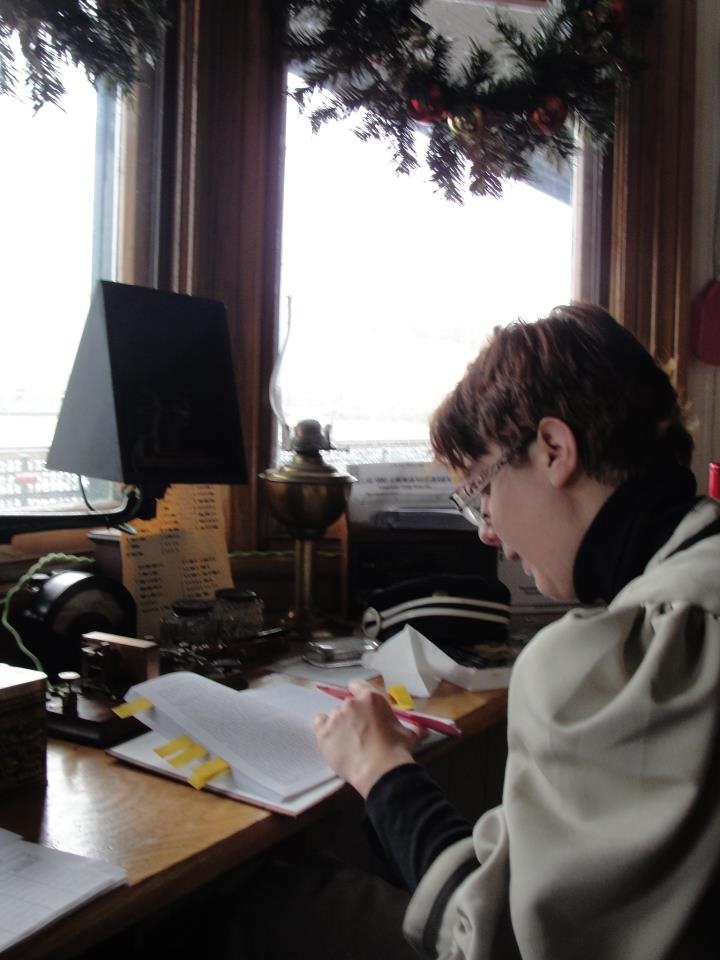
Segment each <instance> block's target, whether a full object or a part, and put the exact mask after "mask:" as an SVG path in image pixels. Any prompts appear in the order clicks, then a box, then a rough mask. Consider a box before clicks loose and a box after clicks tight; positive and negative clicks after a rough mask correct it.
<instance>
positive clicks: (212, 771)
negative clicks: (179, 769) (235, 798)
mask: <svg viewBox="0 0 720 960" xmlns="http://www.w3.org/2000/svg"><path fill="white" fill-rule="evenodd" d="M229 771H230V764H229V763H228V762H227V761H226V760H223V758H222V757H213V758H212V760H207V761H206V762H205V763H201V764H200V766H199V767H195V769H194V770H193V772H192V773H191V774H190V776H189V777H188V783H189V784H190V785H191V786H193V787H195V789H196V790H199V789H200V788H201V787H204V786H205V784H206V783H208V782H209V781H210V780H212V778H213V777H217V776H218V775H219V774H221V773H229Z"/></svg>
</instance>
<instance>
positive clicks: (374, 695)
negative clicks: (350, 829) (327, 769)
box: [315, 680, 424, 797]
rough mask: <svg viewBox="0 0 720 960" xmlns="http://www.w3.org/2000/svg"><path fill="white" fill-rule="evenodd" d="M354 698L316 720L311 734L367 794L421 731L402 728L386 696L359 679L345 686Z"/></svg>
mask: <svg viewBox="0 0 720 960" xmlns="http://www.w3.org/2000/svg"><path fill="white" fill-rule="evenodd" d="M348 689H349V690H350V693H351V694H352V697H348V699H347V700H343V702H342V704H341V705H340V706H339V707H338V708H337V709H336V710H333V711H332V712H331V713H329V714H324V713H323V714H320V715H319V716H317V717H316V718H315V736H316V738H317V742H318V746H319V747H320V749H321V751H322V753H323V755H324V757H325V759H326V760H327V762H328V763H329V764H330V766H331V767H332V768H333V770H334V771H335V772H336V773H337V775H338V776H339V777H342V779H343V780H346V781H347V782H348V783H349V784H350V785H351V786H353V787H354V788H355V789H356V790H357V791H358V793H359V794H360V795H361V796H363V797H366V796H367V795H368V793H369V792H370V789H371V787H372V786H373V785H374V784H375V783H376V782H377V781H378V780H379V779H380V777H381V776H382V775H383V774H384V773H387V772H388V770H392V769H393V768H394V767H399V766H401V765H402V764H404V763H412V762H413V756H412V750H413V747H414V746H415V744H416V743H417V741H418V739H420V738H421V737H422V736H423V735H424V731H422V730H420V728H418V729H417V730H415V729H408V728H407V727H404V726H403V725H402V724H401V723H400V721H399V720H398V719H397V717H396V716H395V714H394V713H393V711H392V707H391V706H390V703H389V702H388V700H387V698H386V697H385V695H384V694H383V693H382V692H381V691H379V690H377V689H376V688H375V687H372V686H370V684H368V683H364V682H363V681H361V680H352V681H351V682H350V684H349V685H348Z"/></svg>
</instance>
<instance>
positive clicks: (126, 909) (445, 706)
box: [0, 684, 506, 960]
mask: <svg viewBox="0 0 720 960" xmlns="http://www.w3.org/2000/svg"><path fill="white" fill-rule="evenodd" d="M505 705H506V692H505V691H495V692H491V693H475V694H472V693H467V692H465V691H461V690H459V689H458V688H457V687H453V686H450V685H449V684H443V685H442V686H441V687H440V689H439V690H438V692H437V694H436V695H435V696H434V697H433V698H432V699H431V700H428V701H424V702H422V704H418V706H419V708H420V709H422V710H424V711H427V712H431V713H436V714H438V715H440V716H446V717H450V718H452V719H454V720H456V722H457V723H458V725H459V726H460V727H461V728H462V729H463V731H464V732H465V733H466V734H476V733H479V732H481V731H483V730H486V729H488V728H489V727H491V726H493V725H494V724H496V723H497V722H498V721H499V720H501V719H502V718H503V716H504V713H505ZM450 739H453V738H449V739H448V741H447V742H446V743H443V744H441V745H439V749H440V750H442V749H445V750H447V749H452V747H453V746H454V744H453V743H451V742H450ZM433 749H434V750H437V749H438V748H433ZM47 779H48V783H47V787H46V788H45V789H37V788H33V789H31V790H25V791H20V792H18V793H17V794H15V795H12V796H11V797H9V798H7V799H4V800H3V801H2V802H1V803H0V826H2V827H4V828H6V829H8V830H13V831H15V832H16V833H19V834H21V835H22V836H23V837H25V839H27V840H34V841H37V842H39V843H42V844H44V845H46V846H48V847H55V848H57V849H60V850H66V851H68V852H70V853H78V854H82V855H84V856H89V857H99V858H102V859H105V860H109V861H112V862H114V863H117V864H120V865H121V866H123V867H124V868H125V869H126V870H127V872H128V878H129V882H128V885H127V886H126V887H122V888H120V889H118V890H114V891H112V892H110V893H108V894H105V895H104V896H102V897H100V898H98V899H97V900H95V901H94V902H92V903H90V904H88V905H87V906H85V907H82V908H81V909H80V910H77V911H76V912H75V913H72V914H70V915H69V916H67V917H65V918H64V919H62V920H60V921H58V922H57V923H55V924H53V925H51V926H49V927H47V928H46V929H45V930H43V931H41V932H39V933H37V934H36V935H35V936H33V937H32V938H29V939H28V940H25V941H23V942H22V943H20V944H17V945H16V946H15V947H13V948H11V949H10V950H8V951H7V952H5V953H3V955H2V956H3V960H19V958H22V960H48V958H52V960H67V958H70V957H73V956H75V955H76V954H77V953H80V952H81V951H83V950H86V949H88V948H90V947H92V946H94V945H95V944H97V943H100V942H101V941H103V940H105V939H106V938H108V937H109V936H111V935H113V934H114V933H117V932H118V931H120V930H123V929H125V928H126V927H129V926H131V925H132V924H133V923H135V922H136V921H138V920H141V919H143V918H145V917H147V916H149V915H151V914H152V913H154V912H156V911H157V910H158V909H160V908H161V907H164V906H166V905H167V904H169V903H172V902H173V901H176V900H178V899H179V898H180V897H183V896H184V895H186V894H188V893H191V892H192V891H195V890H197V889H199V888H200V887H201V886H203V885H204V884H205V883H207V882H208V881H210V880H212V879H214V878H216V877H218V876H220V875H221V874H223V873H225V872H227V871H228V870H231V869H232V868H234V867H237V866H238V865H240V864H242V863H243V862H246V861H248V860H250V859H252V858H253V857H255V856H257V855H258V854H260V853H263V852H264V851H267V850H268V849H270V848H271V847H273V846H274V845H276V844H278V843H280V842H282V841H283V840H285V839H287V838H288V837H290V836H292V835H293V834H296V833H298V832H299V831H302V830H304V829H306V828H307V827H308V826H309V825H310V824H312V823H315V822H317V821H318V820H319V819H320V818H321V817H323V816H325V815H327V814H328V813H329V812H330V811H332V810H334V809H337V805H338V804H342V803H343V797H345V798H346V799H347V798H348V796H349V793H350V788H349V787H348V788H345V789H344V790H343V791H340V792H339V793H338V794H336V795H335V796H333V797H330V798H328V799H327V800H326V801H323V803H321V804H320V805H318V806H317V807H315V808H314V809H312V810H309V811H307V812H306V813H305V814H303V815H302V816H300V817H298V818H296V819H292V818H290V817H285V816H281V815H279V814H273V813H269V812H268V811H266V810H263V809H260V808H259V807H251V806H248V805H246V804H244V803H239V802H238V801H236V800H229V799H226V798H224V797H219V796H217V795H215V794H211V793H206V792H203V791H196V790H193V789H192V787H188V786H187V785H186V784H182V783H177V782H175V781H172V780H168V779H166V778H164V777H161V776H156V775H153V774H151V773H147V772H145V771H142V770H139V769H135V768H133V767H129V766H125V765H124V764H122V763H119V762H118V761H116V760H114V759H112V758H111V757H109V756H107V754H106V753H104V751H102V750H100V749H97V748H95V747H86V746H78V745H76V744H70V743H65V742H62V741H51V742H50V744H49V747H48V769H47Z"/></svg>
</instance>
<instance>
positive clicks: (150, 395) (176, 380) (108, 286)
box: [47, 280, 247, 485]
mask: <svg viewBox="0 0 720 960" xmlns="http://www.w3.org/2000/svg"><path fill="white" fill-rule="evenodd" d="M47 466H48V468H49V469H50V470H64V471H66V472H68V473H76V474H81V475H83V476H86V477H97V478H100V479H104V480H114V481H118V482H124V483H126V484H134V485H140V484H146V485H149V484H168V483H245V482H247V471H246V462H245V454H244V450H243V440H242V433H241V427H240V415H239V411H238V402H237V393H236V388H235V378H234V373H233V367H232V360H231V355H230V339H229V335H228V329H227V319H226V313H225V307H224V306H223V304H221V303H218V302H217V301H214V300H206V299H203V298H201V297H190V296H186V295H184V294H178V293H167V292H165V291H161V290H151V289H148V288H145V287H136V286H129V285H127V284H121V283H110V282H109V281H106V280H101V281H100V282H99V283H98V286H97V289H96V291H95V295H94V297H93V300H92V304H91V306H90V312H89V313H88V317H87V321H86V324H85V329H84V331H83V334H82V338H81V340H80V345H79V347H78V351H77V355H76V358H75V364H74V366H73V369H72V372H71V374H70V379H69V381H68V386H67V391H66V394H65V399H64V400H63V404H62V408H61V410H60V415H59V417H58V423H57V427H56V430H55V436H54V438H53V442H52V446H51V448H50V451H49V453H48V458H47Z"/></svg>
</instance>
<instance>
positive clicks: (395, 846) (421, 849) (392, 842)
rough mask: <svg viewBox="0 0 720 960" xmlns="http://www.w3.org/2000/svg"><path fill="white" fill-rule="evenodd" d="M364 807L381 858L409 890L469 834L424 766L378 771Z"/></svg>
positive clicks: (417, 765)
mask: <svg viewBox="0 0 720 960" xmlns="http://www.w3.org/2000/svg"><path fill="white" fill-rule="evenodd" d="M365 807H366V811H367V815H368V818H369V820H370V823H371V824H372V826H373V828H374V830H375V833H376V835H377V837H378V839H379V841H380V844H381V846H382V849H383V851H384V853H385V855H386V857H387V858H388V859H389V860H390V862H391V863H392V864H394V866H395V867H396V869H397V870H398V872H399V873H400V875H401V877H402V879H403V881H404V883H405V886H406V887H407V888H408V890H410V892H412V891H413V890H414V889H415V887H416V886H417V885H418V883H419V882H420V880H421V878H422V876H423V874H424V873H425V871H426V870H427V869H428V867H429V866H430V864H431V863H432V862H433V861H434V860H435V858H436V857H437V856H438V855H439V854H441V853H442V851H443V850H445V848H446V847H449V846H450V844H452V843H455V842H456V841H457V840H462V839H463V838H464V837H469V836H470V834H471V833H472V825H471V823H470V821H469V820H466V819H465V817H463V816H461V815H460V813H458V811H457V810H456V809H455V808H454V807H453V805H452V804H451V803H450V802H449V801H448V800H446V799H445V796H444V795H443V792H442V790H441V789H440V787H439V786H438V785H437V784H436V783H435V781H434V780H432V779H431V777H430V775H429V774H428V772H427V771H426V770H425V768H424V767H421V766H420V765H419V764H416V763H407V764H404V765H403V766H401V767H396V768H395V769H394V770H390V771H389V772H388V773H386V774H385V775H384V776H382V777H381V778H380V779H379V780H378V782H377V783H376V784H375V785H374V786H373V788H372V790H371V791H370V793H369V794H368V796H367V800H366V804H365Z"/></svg>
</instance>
